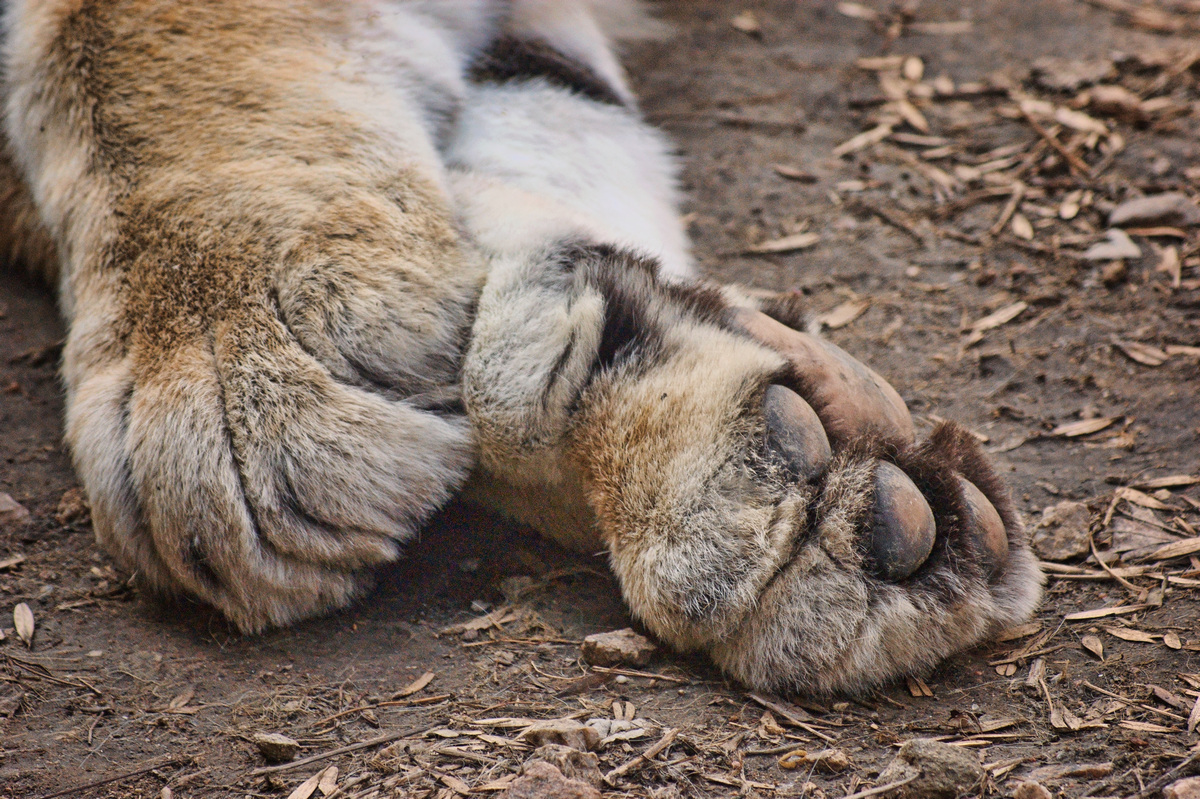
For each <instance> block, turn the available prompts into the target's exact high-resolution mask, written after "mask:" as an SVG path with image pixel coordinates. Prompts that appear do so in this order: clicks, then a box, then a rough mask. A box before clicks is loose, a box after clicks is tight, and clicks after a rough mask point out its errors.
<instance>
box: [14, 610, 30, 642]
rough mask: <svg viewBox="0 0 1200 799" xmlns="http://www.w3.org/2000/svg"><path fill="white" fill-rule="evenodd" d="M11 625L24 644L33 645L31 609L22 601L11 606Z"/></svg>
mask: <svg viewBox="0 0 1200 799" xmlns="http://www.w3.org/2000/svg"><path fill="white" fill-rule="evenodd" d="M13 625H14V626H16V628H17V635H18V636H20V638H21V640H22V641H24V642H25V646H27V647H32V646H33V631H34V621H33V611H32V610H30V609H29V606H28V605H26V604H25V603H24V602H22V603H21V604H19V605H17V606H16V607H15V608H13Z"/></svg>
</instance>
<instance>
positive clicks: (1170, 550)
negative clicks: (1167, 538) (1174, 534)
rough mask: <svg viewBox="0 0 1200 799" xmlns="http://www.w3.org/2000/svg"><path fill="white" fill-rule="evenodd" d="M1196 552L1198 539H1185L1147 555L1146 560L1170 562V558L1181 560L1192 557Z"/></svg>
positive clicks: (1198, 550) (1198, 548)
mask: <svg viewBox="0 0 1200 799" xmlns="http://www.w3.org/2000/svg"><path fill="white" fill-rule="evenodd" d="M1197 552H1200V537H1197V538H1185V539H1183V540H1182V541H1175V542H1173V543H1170V544H1164V545H1163V546H1161V547H1159V548H1158V549H1156V550H1154V551H1153V552H1151V553H1150V554H1149V555H1147V556H1146V559H1147V560H1170V559H1171V558H1181V557H1183V556H1184V555H1194V554H1195V553H1197Z"/></svg>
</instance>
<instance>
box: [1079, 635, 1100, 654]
mask: <svg viewBox="0 0 1200 799" xmlns="http://www.w3.org/2000/svg"><path fill="white" fill-rule="evenodd" d="M1079 643H1080V645H1081V646H1083V648H1084V649H1086V650H1087V651H1088V652H1091V653H1092V654H1093V655H1095V656H1096V659H1097V660H1104V644H1103V643H1102V642H1101V641H1100V639H1099V638H1097V637H1096V636H1094V635H1085V636H1083V638H1081V639H1079Z"/></svg>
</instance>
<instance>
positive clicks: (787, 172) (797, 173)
mask: <svg viewBox="0 0 1200 799" xmlns="http://www.w3.org/2000/svg"><path fill="white" fill-rule="evenodd" d="M771 168H772V169H773V170H775V174H776V175H779V177H781V178H787V179H788V180H795V181H799V182H800V183H816V182H817V176H816V175H814V174H812V173H811V172H805V171H804V170H803V169H797V168H796V167H794V166H788V165H787V164H775V165H774V166H772V167H771Z"/></svg>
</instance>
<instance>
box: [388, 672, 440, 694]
mask: <svg viewBox="0 0 1200 799" xmlns="http://www.w3.org/2000/svg"><path fill="white" fill-rule="evenodd" d="M434 676H436V675H434V673H433V672H432V671H427V672H425V673H424V674H422V675H421V676H420V677H418V678H417V679H415V680H413V681H412V682H410V683H409V684H408V685H406V686H404V687H403V688H401V689H400V690H399V691H397V692H396V693H395V694H393V695H392V698H393V699H402V698H403V697H406V696H412V695H413V694H415V693H416V692H417V691H420V690H421V689H422V688H424V687H425V686H427V685H429V683H431V682H433V678H434Z"/></svg>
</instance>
